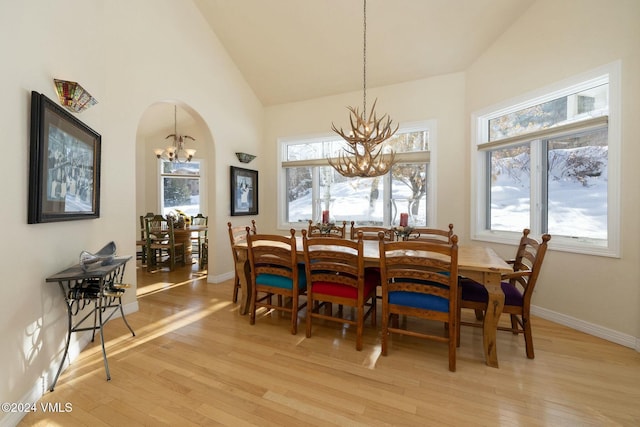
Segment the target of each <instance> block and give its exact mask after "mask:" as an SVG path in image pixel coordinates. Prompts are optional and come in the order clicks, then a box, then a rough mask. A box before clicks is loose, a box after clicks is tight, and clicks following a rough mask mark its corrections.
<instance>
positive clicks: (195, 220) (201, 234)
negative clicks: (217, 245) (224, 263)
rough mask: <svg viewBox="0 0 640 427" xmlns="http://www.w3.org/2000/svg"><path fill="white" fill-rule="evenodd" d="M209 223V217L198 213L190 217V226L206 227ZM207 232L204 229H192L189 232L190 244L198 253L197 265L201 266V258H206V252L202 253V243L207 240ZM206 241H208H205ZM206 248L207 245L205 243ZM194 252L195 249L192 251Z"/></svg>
mask: <svg viewBox="0 0 640 427" xmlns="http://www.w3.org/2000/svg"><path fill="white" fill-rule="evenodd" d="M208 224H209V217H208V216H204V215H203V214H201V213H199V214H198V215H196V216H192V217H191V226H192V227H193V226H199V227H207V226H208ZM207 232H208V230H207V229H206V228H205V229H204V230H200V231H194V232H192V233H191V246H192V247H193V248H195V249H196V251H197V253H198V265H200V267H202V264H203V260H204V259H207V258H208V256H207V255H208V254H203V252H204V251H203V245H204V244H205V242H207ZM207 243H208V242H207ZM206 246H207V249H208V246H209V245H206ZM194 252H195V251H194Z"/></svg>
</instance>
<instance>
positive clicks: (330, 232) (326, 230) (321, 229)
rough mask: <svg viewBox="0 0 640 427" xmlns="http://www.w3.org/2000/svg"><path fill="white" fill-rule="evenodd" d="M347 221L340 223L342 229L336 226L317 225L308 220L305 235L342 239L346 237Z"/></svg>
mask: <svg viewBox="0 0 640 427" xmlns="http://www.w3.org/2000/svg"><path fill="white" fill-rule="evenodd" d="M346 229H347V221H342V227H340V226H339V225H337V224H317V223H314V222H313V221H311V220H309V228H308V230H307V234H308V236H309V237H333V238H337V239H344V238H345V236H346V234H345V233H346Z"/></svg>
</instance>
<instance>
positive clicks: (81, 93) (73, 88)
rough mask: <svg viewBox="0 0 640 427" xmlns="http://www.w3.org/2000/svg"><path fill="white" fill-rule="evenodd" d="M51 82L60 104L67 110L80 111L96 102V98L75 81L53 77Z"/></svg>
mask: <svg viewBox="0 0 640 427" xmlns="http://www.w3.org/2000/svg"><path fill="white" fill-rule="evenodd" d="M53 83H54V84H55V85H56V92H58V99H59V100H60V104H62V106H63V107H65V108H66V109H67V110H69V111H73V112H74V113H80V112H82V111H84V110H86V109H87V108H89V107H91V106H93V105H96V104H97V103H98V100H97V99H95V98H94V97H93V96H91V94H90V93H89V92H87V90H86V89H85V88H83V87H82V86H80V85H79V84H78V83H76V82H71V81H69V80H60V79H53Z"/></svg>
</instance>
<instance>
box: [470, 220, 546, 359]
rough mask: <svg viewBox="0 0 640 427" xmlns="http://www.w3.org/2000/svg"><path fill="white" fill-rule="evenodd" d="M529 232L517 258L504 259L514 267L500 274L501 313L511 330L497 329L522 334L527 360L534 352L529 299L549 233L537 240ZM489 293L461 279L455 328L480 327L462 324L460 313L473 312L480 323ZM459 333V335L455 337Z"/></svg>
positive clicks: (479, 324)
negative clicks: (502, 299)
mask: <svg viewBox="0 0 640 427" xmlns="http://www.w3.org/2000/svg"><path fill="white" fill-rule="evenodd" d="M529 233H530V230H529V229H526V228H525V229H524V230H523V231H522V237H521V238H520V244H519V245H518V249H517V251H516V257H515V258H514V259H512V260H507V263H509V264H512V265H513V273H507V274H503V275H502V280H501V283H500V285H501V288H502V292H504V308H503V309H502V313H503V314H509V315H510V317H511V327H504V326H498V330H502V331H510V332H512V333H513V334H514V335H518V334H524V341H525V346H526V353H527V357H528V358H529V359H533V358H534V357H535V354H534V351H533V335H532V332H531V317H530V315H531V296H532V295H533V289H534V287H535V285H536V282H537V281H538V276H539V275H540V269H541V267H542V261H543V260H544V256H545V254H546V252H547V243H548V242H549V240H551V236H550V235H549V234H543V235H542V238H541V240H540V241H538V240H536V239H533V238H531V237H529ZM488 299H489V297H488V293H487V290H486V289H485V287H484V286H482V285H481V284H479V283H477V282H474V281H473V280H471V279H468V278H464V279H461V280H460V295H459V310H458V329H460V325H465V326H475V327H482V323H479V322H462V321H461V310H462V309H463V308H469V309H473V310H475V313H476V319H477V320H478V321H481V320H482V319H483V317H484V312H485V311H486V310H487V301H488ZM459 336H460V334H459V333H458V337H459Z"/></svg>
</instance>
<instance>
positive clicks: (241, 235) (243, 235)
mask: <svg viewBox="0 0 640 427" xmlns="http://www.w3.org/2000/svg"><path fill="white" fill-rule="evenodd" d="M227 227H228V231H229V243H230V244H231V255H232V256H233V265H234V267H235V277H234V281H233V283H234V285H233V298H232V299H233V302H234V303H235V302H238V292H239V291H240V277H239V274H244V269H242V270H240V272H238V268H237V263H238V252H237V251H236V250H235V249H234V248H233V246H234V245H235V244H236V243H239V242H244V241H246V240H247V226H246V225H239V226H233V225H232V224H231V222H227ZM249 229H250V232H251V233H252V234H256V233H257V232H258V230H257V228H256V221H255V220H253V219H252V220H251V227H249Z"/></svg>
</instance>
